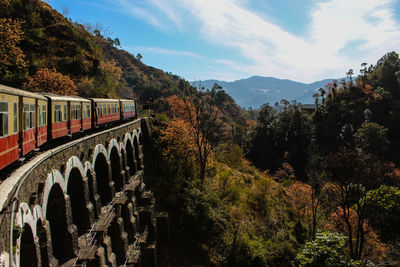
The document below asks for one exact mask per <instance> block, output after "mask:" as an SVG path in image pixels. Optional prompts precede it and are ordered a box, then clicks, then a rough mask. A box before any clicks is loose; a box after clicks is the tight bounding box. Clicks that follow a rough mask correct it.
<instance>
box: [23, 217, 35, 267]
mask: <svg viewBox="0 0 400 267" xmlns="http://www.w3.org/2000/svg"><path fill="white" fill-rule="evenodd" d="M19 247H20V257H19V266H24V267H25V266H27V267H34V266H38V265H37V263H38V259H37V254H36V246H35V236H34V234H33V231H32V228H31V226H30V225H29V224H27V223H25V224H24V225H23V228H22V233H21V237H20V245H19Z"/></svg>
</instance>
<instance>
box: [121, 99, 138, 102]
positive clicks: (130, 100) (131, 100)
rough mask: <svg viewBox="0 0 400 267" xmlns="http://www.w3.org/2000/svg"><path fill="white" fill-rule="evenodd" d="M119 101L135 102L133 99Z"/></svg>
mask: <svg viewBox="0 0 400 267" xmlns="http://www.w3.org/2000/svg"><path fill="white" fill-rule="evenodd" d="M120 101H121V102H135V100H134V99H120Z"/></svg>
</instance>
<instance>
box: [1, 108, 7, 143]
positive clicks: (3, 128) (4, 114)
mask: <svg viewBox="0 0 400 267" xmlns="http://www.w3.org/2000/svg"><path fill="white" fill-rule="evenodd" d="M0 126H1V129H0V136H6V135H8V103H7V102H1V103H0Z"/></svg>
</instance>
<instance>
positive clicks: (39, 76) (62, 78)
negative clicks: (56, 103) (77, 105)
mask: <svg viewBox="0 0 400 267" xmlns="http://www.w3.org/2000/svg"><path fill="white" fill-rule="evenodd" d="M23 88H24V89H26V90H29V91H32V92H48V93H53V94H58V95H78V89H77V87H76V85H75V83H74V81H73V80H71V78H70V77H69V76H66V75H63V74H61V73H58V72H57V71H56V69H54V68H53V69H47V68H42V69H38V70H37V72H36V73H35V75H33V76H32V77H28V78H27V82H26V83H24V85H23Z"/></svg>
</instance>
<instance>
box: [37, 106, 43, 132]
mask: <svg viewBox="0 0 400 267" xmlns="http://www.w3.org/2000/svg"><path fill="white" fill-rule="evenodd" d="M41 113H42V111H41V109H40V105H38V114H39V116H38V119H39V121H38V126H39V127H40V126H42V116H41Z"/></svg>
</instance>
